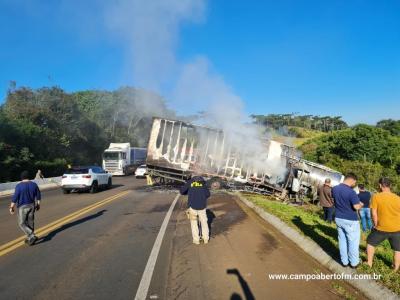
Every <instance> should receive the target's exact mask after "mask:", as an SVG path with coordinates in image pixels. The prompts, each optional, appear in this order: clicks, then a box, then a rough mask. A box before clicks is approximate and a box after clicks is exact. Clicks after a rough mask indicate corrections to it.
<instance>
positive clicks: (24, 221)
mask: <svg viewBox="0 0 400 300" xmlns="http://www.w3.org/2000/svg"><path fill="white" fill-rule="evenodd" d="M34 219H35V205H34V204H26V205H22V206H20V207H18V226H19V228H21V230H22V231H23V232H24V233H25V234H26V236H27V238H31V237H32V236H33V235H34V230H35V227H34V225H35V224H34Z"/></svg>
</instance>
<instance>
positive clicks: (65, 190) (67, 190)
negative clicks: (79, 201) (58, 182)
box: [62, 189, 71, 194]
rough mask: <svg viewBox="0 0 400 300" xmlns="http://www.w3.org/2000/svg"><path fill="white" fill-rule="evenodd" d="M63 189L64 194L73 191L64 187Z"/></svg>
mask: <svg viewBox="0 0 400 300" xmlns="http://www.w3.org/2000/svg"><path fill="white" fill-rule="evenodd" d="M62 191H63V194H69V193H71V190H69V189H62Z"/></svg>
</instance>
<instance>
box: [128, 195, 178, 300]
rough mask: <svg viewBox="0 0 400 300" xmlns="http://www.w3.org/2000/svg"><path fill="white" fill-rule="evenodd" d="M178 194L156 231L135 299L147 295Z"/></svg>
mask: <svg viewBox="0 0 400 300" xmlns="http://www.w3.org/2000/svg"><path fill="white" fill-rule="evenodd" d="M179 196H180V195H179V194H178V195H176V197H175V199H174V201H173V202H172V204H171V206H170V207H169V210H168V212H167V214H166V215H165V218H164V221H163V223H162V224H161V228H160V231H159V232H158V235H157V238H156V241H155V242H154V245H153V249H151V253H150V256H149V259H148V261H147V264H146V268H145V269H144V272H143V275H142V279H141V280H140V284H139V287H138V289H137V291H136V296H135V300H145V299H146V297H147V292H148V291H149V287H150V282H151V278H152V277H153V271H154V267H155V265H156V262H157V257H158V253H159V252H160V248H161V243H162V240H163V238H164V234H165V231H166V229H167V225H168V222H169V219H170V218H171V215H172V211H173V210H174V207H175V205H176V202H177V201H178V198H179Z"/></svg>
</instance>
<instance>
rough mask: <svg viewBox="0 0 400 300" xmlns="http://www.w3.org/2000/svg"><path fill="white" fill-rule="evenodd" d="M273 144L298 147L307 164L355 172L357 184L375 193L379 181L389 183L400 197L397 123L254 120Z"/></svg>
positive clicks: (296, 118)
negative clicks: (275, 141)
mask: <svg viewBox="0 0 400 300" xmlns="http://www.w3.org/2000/svg"><path fill="white" fill-rule="evenodd" d="M253 119H254V123H256V124H258V125H261V126H265V128H266V131H267V132H269V134H271V130H273V132H272V136H273V138H274V139H275V140H277V141H279V142H283V143H287V144H291V145H293V146H297V147H298V148H299V150H300V151H301V152H302V153H303V157H304V158H305V159H307V160H310V161H313V162H316V163H320V164H323V165H326V166H328V167H330V168H332V169H335V170H337V171H339V172H342V173H347V172H354V173H355V174H356V175H357V176H358V178H359V182H360V183H363V184H365V186H366V187H367V188H368V189H369V190H371V191H376V190H377V183H378V180H379V178H380V177H382V176H386V177H389V178H390V179H391V180H392V183H393V189H394V191H395V192H397V193H400V120H391V119H388V120H381V121H379V122H378V123H377V124H376V125H375V126H373V125H366V124H357V125H355V126H352V127H349V126H348V125H347V124H346V123H342V122H343V121H341V117H316V116H297V115H294V114H286V115H266V116H260V115H257V116H253Z"/></svg>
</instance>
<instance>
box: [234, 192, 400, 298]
mask: <svg viewBox="0 0 400 300" xmlns="http://www.w3.org/2000/svg"><path fill="white" fill-rule="evenodd" d="M242 195H243V196H244V197H246V199H248V200H249V201H251V202H253V203H254V204H256V205H257V206H259V207H261V208H263V209H264V210H265V211H267V212H269V213H271V214H273V215H275V216H277V217H278V218H280V219H281V220H282V221H284V222H285V223H287V224H288V225H289V226H291V227H292V228H294V229H296V230H297V231H299V232H300V233H301V234H303V235H305V236H307V237H309V238H311V239H312V240H313V241H314V242H316V243H317V244H318V245H319V246H320V247H321V248H322V249H323V250H324V251H325V252H327V253H328V254H329V255H330V256H331V257H333V258H334V259H337V260H338V259H339V249H338V242H337V231H336V225H334V224H328V223H326V222H325V221H323V220H322V212H321V209H320V208H318V207H316V206H313V205H309V206H308V205H305V206H303V207H297V206H296V207H295V206H290V205H286V204H282V203H281V202H277V201H275V200H273V199H272V198H268V197H265V196H261V195H255V194H249V193H242ZM365 239H366V235H365V234H364V233H363V234H362V238H361V245H360V255H361V258H362V260H366V253H365V249H366V242H365ZM392 263H393V252H392V250H391V249H390V245H389V243H388V242H387V241H385V242H384V243H383V244H382V245H380V246H379V247H378V248H377V249H376V254H375V260H374V265H373V268H372V269H371V268H369V267H368V266H364V265H360V266H359V267H358V268H357V272H358V273H362V274H367V273H368V274H373V273H375V274H381V275H382V277H381V280H380V281H379V282H380V283H381V284H383V285H384V286H386V287H387V288H389V289H391V290H392V291H393V292H395V293H397V294H400V273H394V272H393V271H392V269H391V265H392Z"/></svg>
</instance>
